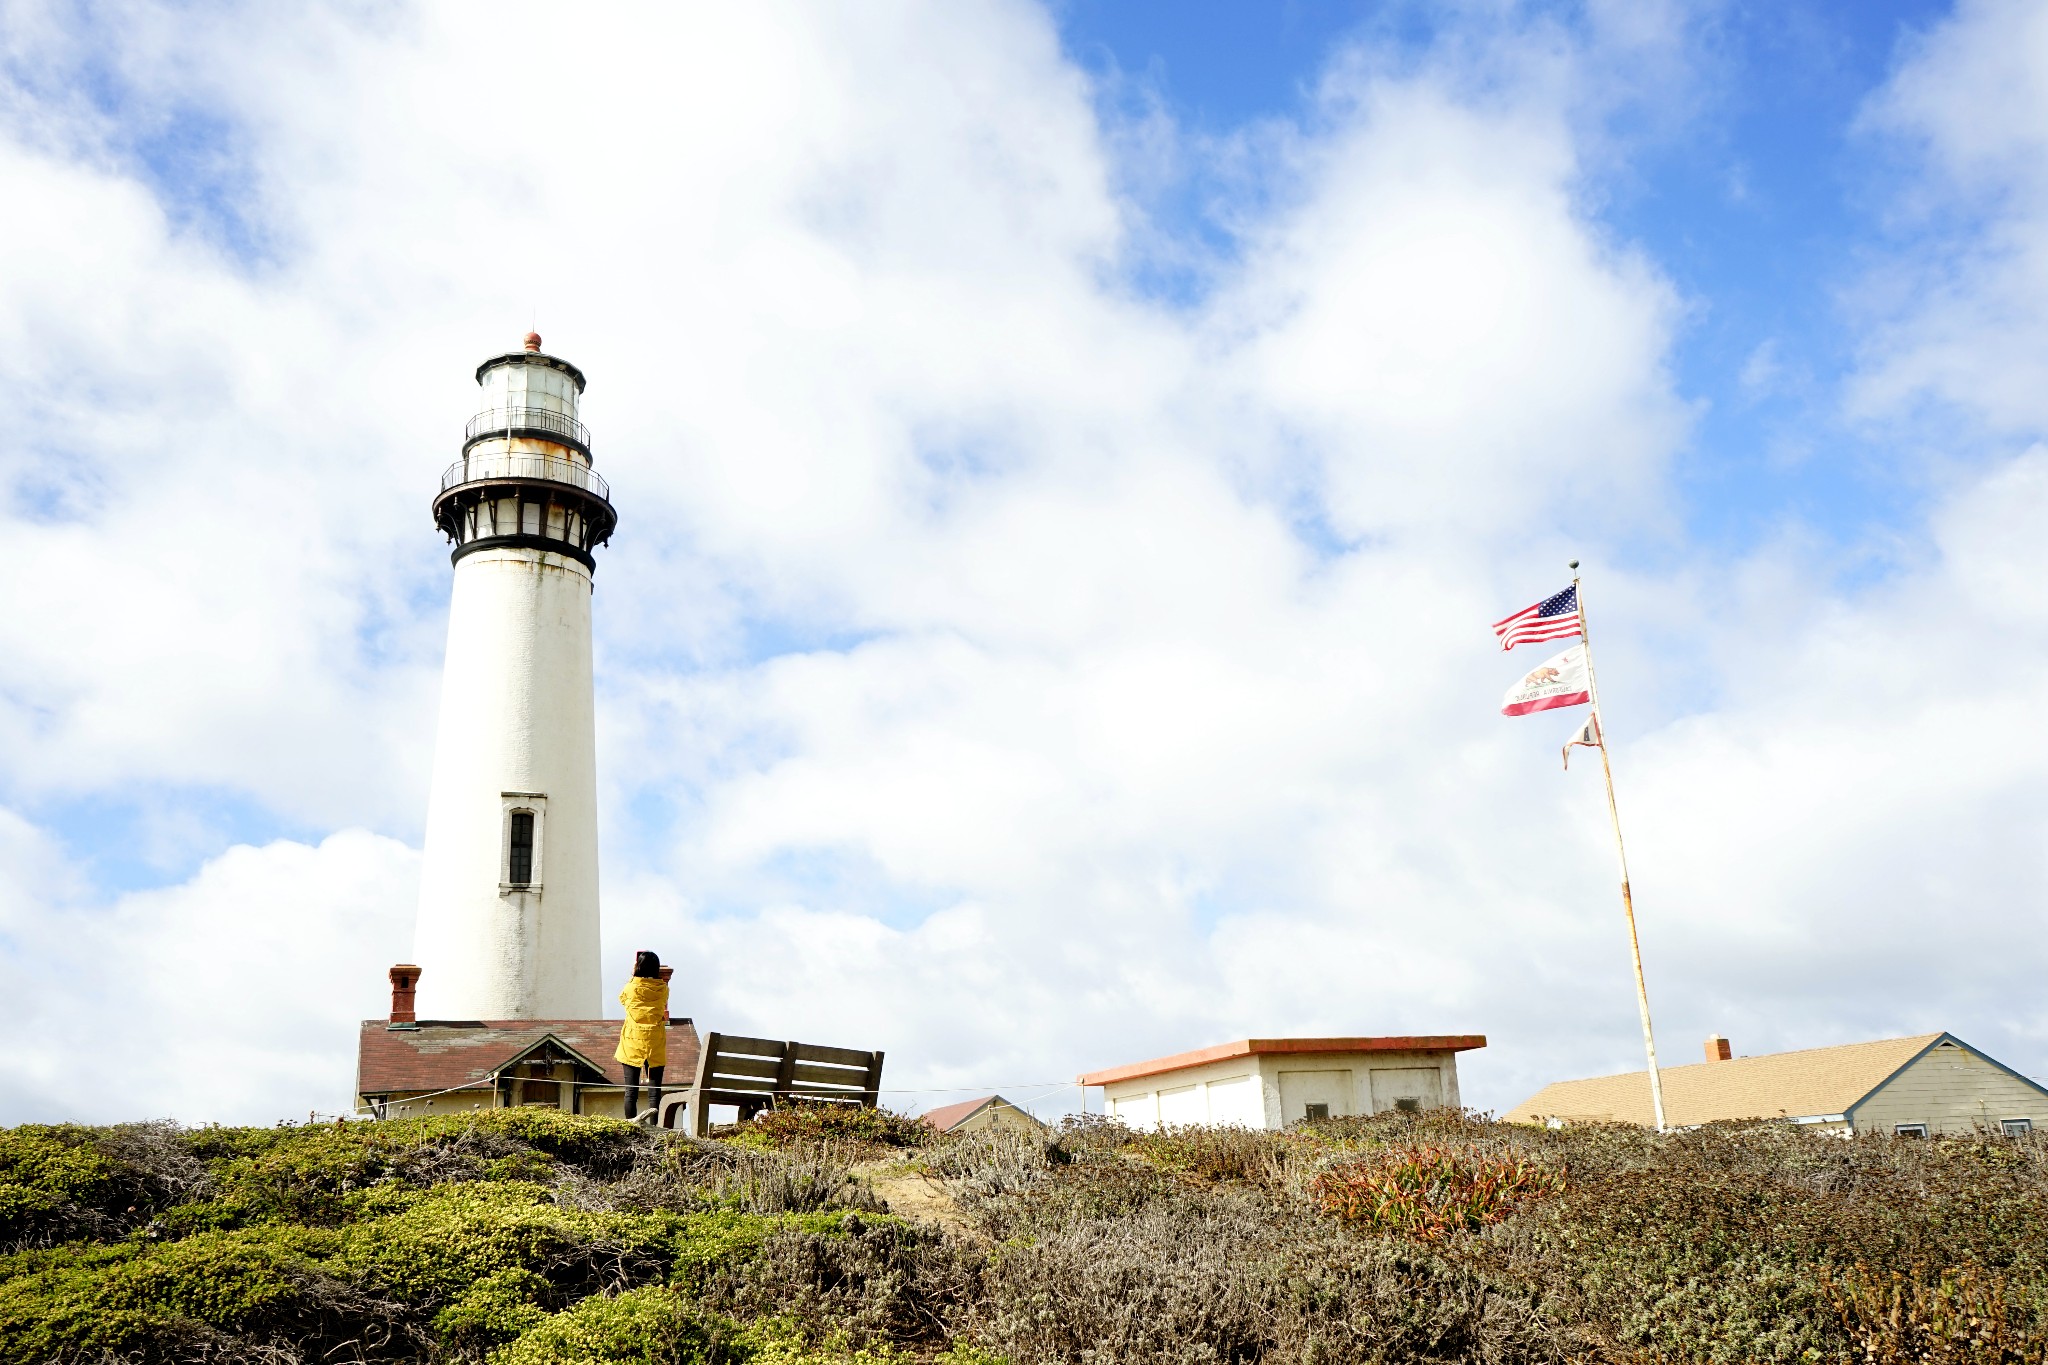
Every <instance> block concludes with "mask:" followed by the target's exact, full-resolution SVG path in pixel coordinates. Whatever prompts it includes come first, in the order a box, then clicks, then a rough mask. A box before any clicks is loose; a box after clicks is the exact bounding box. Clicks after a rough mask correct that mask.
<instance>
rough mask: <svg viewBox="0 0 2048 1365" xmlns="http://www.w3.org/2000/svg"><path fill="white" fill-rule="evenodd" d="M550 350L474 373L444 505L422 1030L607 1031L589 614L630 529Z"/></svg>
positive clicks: (424, 880)
mask: <svg viewBox="0 0 2048 1365" xmlns="http://www.w3.org/2000/svg"><path fill="white" fill-rule="evenodd" d="M540 346H541V339H540V337H539V336H538V335H536V334H533V333H528V334H527V336H526V341H525V346H524V348H523V349H522V350H518V351H512V352H509V353H507V354H505V355H499V356H493V357H492V358H491V359H489V360H486V361H485V362H484V363H483V364H482V365H480V366H478V367H477V372H476V378H477V383H478V385H480V386H481V387H482V389H483V391H484V404H483V411H481V412H479V413H478V414H477V415H476V416H475V417H474V418H472V419H471V420H470V423H469V427H468V430H467V431H466V432H465V433H464V437H463V444H462V458H461V459H460V460H458V461H456V462H455V463H454V464H453V465H451V466H449V468H448V470H447V472H446V473H444V474H443V475H442V476H441V488H440V493H439V495H438V496H437V497H436V498H435V500H434V521H435V524H436V525H438V526H439V527H440V529H441V530H442V531H443V532H444V533H445V534H446V535H447V537H448V539H449V540H450V541H452V542H453V543H454V546H455V551H454V555H453V559H454V564H455V585H454V594H453V598H452V600H451V602H450V604H449V611H448V655H447V664H446V669H445V672H444V674H443V677H442V683H441V712H440V728H439V732H438V734H437V737H436V740H435V747H434V770H433V789H432V793H431V795H430V797H429V799H428V803H427V831H426V857H425V866H424V868H423V871H422V874H421V881H420V907H419V923H418V937H417V940H416V943H415V948H416V950H417V954H418V956H417V958H416V961H417V964H418V966H419V968H421V969H422V970H421V971H419V973H418V977H417V979H418V983H419V986H418V989H419V996H420V1001H419V1012H420V1014H421V1015H422V1016H432V1017H436V1018H442V1019H596V1018H599V1017H600V1016H601V1014H602V1013H603V1011H602V1009H601V1004H602V992H601V989H600V985H599V969H598V908H597V757H596V726H595V721H594V718H593V708H592V696H591V657H590V602H591V591H592V580H593V575H594V574H595V573H596V570H597V560H596V557H595V551H596V549H597V547H598V546H600V545H603V544H604V543H605V542H606V541H607V540H608V539H609V538H610V536H611V533H612V528H613V526H614V525H615V524H616V522H617V520H618V518H617V514H616V513H615V512H614V511H613V510H612V504H611V495H610V490H609V489H608V488H607V487H606V486H605V482H604V480H603V479H601V478H599V477H598V475H597V473H596V471H595V470H594V469H593V468H592V467H591V455H590V433H589V431H588V430H587V429H586V428H585V427H584V425H583V423H582V421H581V420H580V418H579V415H578V408H579V403H580V401H581V399H582V395H583V389H584V378H583V372H582V371H581V370H579V369H577V368H576V367H575V366H574V365H571V364H570V363H569V362H568V361H566V360H563V359H560V358H559V357H556V356H551V355H547V354H545V353H544V352H542V350H541V349H540Z"/></svg>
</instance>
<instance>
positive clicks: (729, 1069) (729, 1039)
mask: <svg viewBox="0 0 2048 1365" xmlns="http://www.w3.org/2000/svg"><path fill="white" fill-rule="evenodd" d="M881 1085H882V1054H881V1053H879V1052H857V1051H855V1050H854V1049H852V1048H845V1047H820V1046H819V1045H817V1044H816V1043H799V1042H795V1041H794V1040H792V1041H787V1042H785V1041H783V1040H781V1039H777V1038H742V1037H740V1036H738V1035H736V1034H730V1033H707V1034H705V1035H704V1046H703V1050H702V1051H700V1052H699V1053H698V1054H697V1083H696V1085H695V1087H693V1088H692V1090H691V1092H690V1131H691V1132H693V1133H695V1134H696V1135H697V1136H698V1137H703V1136H704V1135H705V1134H706V1133H707V1132H708V1131H709V1130H710V1118H709V1111H710V1108H711V1106H712V1105H714V1104H731V1105H737V1106H738V1107H739V1110H740V1113H741V1115H742V1116H743V1117H746V1116H751V1115H752V1114H753V1113H755V1112H757V1111H759V1110H761V1109H765V1108H766V1107H767V1106H768V1105H770V1104H772V1103H774V1102H775V1101H777V1100H784V1099H800V1100H825V1101H828V1102H835V1103H839V1104H858V1105H860V1106H861V1107H862V1108H865V1109H873V1108H874V1107H875V1105H876V1103H877V1102H878V1100H879V1099H880V1094H881Z"/></svg>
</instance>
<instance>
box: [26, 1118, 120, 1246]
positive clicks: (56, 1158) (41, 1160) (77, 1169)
mask: <svg viewBox="0 0 2048 1365" xmlns="http://www.w3.org/2000/svg"><path fill="white" fill-rule="evenodd" d="M118 1170H119V1168H118V1167H117V1166H116V1164H115V1163H114V1162H113V1161H112V1160H111V1159H109V1158H108V1157H107V1156H106V1155H105V1154H104V1153H102V1152H101V1151H100V1149H99V1147H98V1146H97V1145H96V1144H95V1143H94V1142H93V1140H92V1135H91V1133H90V1132H89V1131H88V1130H86V1129H82V1128H74V1127H70V1126H65V1127H58V1128H49V1127H43V1126H40V1125H33V1126H24V1127H21V1128H12V1129H8V1130H5V1131H0V1243H4V1244H5V1245H8V1246H14V1245H18V1244H19V1243H21V1242H23V1241H25V1240H28V1239H31V1238H33V1237H35V1236H36V1234H38V1233H41V1232H47V1231H55V1230H59V1229H68V1228H72V1227H77V1226H80V1225H83V1224H86V1223H88V1222H89V1221H91V1219H92V1215H93V1214H94V1213H95V1212H96V1211H97V1206H98V1205H99V1204H101V1203H103V1202H104V1199H103V1196H105V1195H106V1194H107V1193H108V1192H109V1191H110V1189H111V1187H112V1186H113V1184H114V1182H115V1177H116V1175H117V1174H118Z"/></svg>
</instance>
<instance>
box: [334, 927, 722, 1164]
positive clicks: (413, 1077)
mask: <svg viewBox="0 0 2048 1365" xmlns="http://www.w3.org/2000/svg"><path fill="white" fill-rule="evenodd" d="M418 980H419V969H418V968H417V967H406V966H401V967H394V968H392V970H391V981H392V1003H391V1017H390V1018H389V1019H366V1020H364V1021H363V1026H362V1031H361V1033H360V1035H359V1037H358V1041H357V1046H356V1108H357V1111H358V1112H359V1113H362V1114H365V1115H368V1116H374V1117H376V1118H404V1117H414V1116H418V1115H422V1114H452V1113H460V1112H463V1111H465V1110H471V1109H506V1108H512V1107H514V1106H518V1105H543V1106H546V1107H549V1108H556V1109H563V1110H567V1111H568V1112H570V1113H572V1114H602V1115H608V1116H610V1117H614V1118H617V1117H623V1116H624V1113H625V1083H626V1075H625V1067H624V1066H622V1065H621V1064H620V1063H618V1062H616V1061H614V1060H612V1051H613V1049H614V1048H616V1047H617V1046H618V1042H619V1025H620V1022H621V1021H619V1020H617V1019H415V1018H414V1017H413V1009H412V1003H413V992H414V988H415V986H416V983H417V982H418ZM697 1053H698V1039H697V1027H696V1025H695V1024H693V1023H691V1021H690V1020H688V1019H677V1018H671V1019H670V1020H669V1021H668V1061H667V1064H666V1065H665V1066H664V1068H663V1072H662V1080H663V1082H664V1084H663V1086H662V1095H663V1101H662V1103H661V1104H660V1105H659V1106H658V1107H659V1109H660V1110H661V1111H662V1115H661V1117H662V1121H663V1123H664V1126H674V1123H675V1122H676V1116H675V1112H674V1111H675V1106H676V1105H678V1104H679V1103H680V1102H681V1100H682V1097H683V1095H684V1092H686V1091H687V1090H688V1089H689V1088H690V1085H691V1083H692V1082H693V1081H694V1080H695V1079H696V1075H697ZM645 1080H646V1078H645V1077H643V1078H642V1081H643V1086H642V1089H641V1092H640V1095H639V1103H640V1106H641V1107H642V1108H650V1109H651V1108H656V1107H657V1105H656V1101H655V1098H654V1096H653V1094H652V1092H651V1091H650V1090H649V1089H648V1088H647V1087H646V1086H645Z"/></svg>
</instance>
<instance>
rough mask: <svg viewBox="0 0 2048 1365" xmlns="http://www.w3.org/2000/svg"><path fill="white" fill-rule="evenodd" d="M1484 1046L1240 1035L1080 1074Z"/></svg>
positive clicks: (1112, 1076) (1090, 1078)
mask: <svg viewBox="0 0 2048 1365" xmlns="http://www.w3.org/2000/svg"><path fill="white" fill-rule="evenodd" d="M1485 1046H1486V1035H1484V1034H1481V1033H1450V1034H1445V1033H1429V1034H1418V1035H1414V1036H1410V1037H1401V1038H1240V1039H1238V1040H1237V1041H1236V1042H1234V1043H1219V1044H1217V1045H1216V1046H1215V1047H1205V1048H1198V1049H1196V1050H1195V1051H1193V1052H1176V1053H1175V1054H1173V1056H1171V1057H1155V1058H1153V1059H1152V1060H1151V1061H1149V1062H1130V1063H1127V1064H1125V1065H1123V1066H1112V1067H1106V1068H1104V1069H1103V1070H1101V1071H1091V1072H1089V1073H1088V1074H1087V1075H1085V1076H1083V1077H1081V1084H1083V1085H1112V1084H1114V1083H1116V1082H1117V1081H1129V1080H1135V1079H1136V1078H1138V1077H1139V1076H1156V1075H1158V1074H1160V1073H1161V1072H1163V1071H1183V1070H1186V1069H1187V1068H1188V1067H1191V1066H1202V1065H1204V1064H1206V1063H1209V1062H1223V1061H1228V1060H1229V1059H1231V1058H1232V1057H1249V1056H1252V1055H1253V1054H1255V1053H1273V1052H1281V1053H1285V1052H1468V1051H1470V1050H1471V1049H1473V1048H1475V1047H1485Z"/></svg>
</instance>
